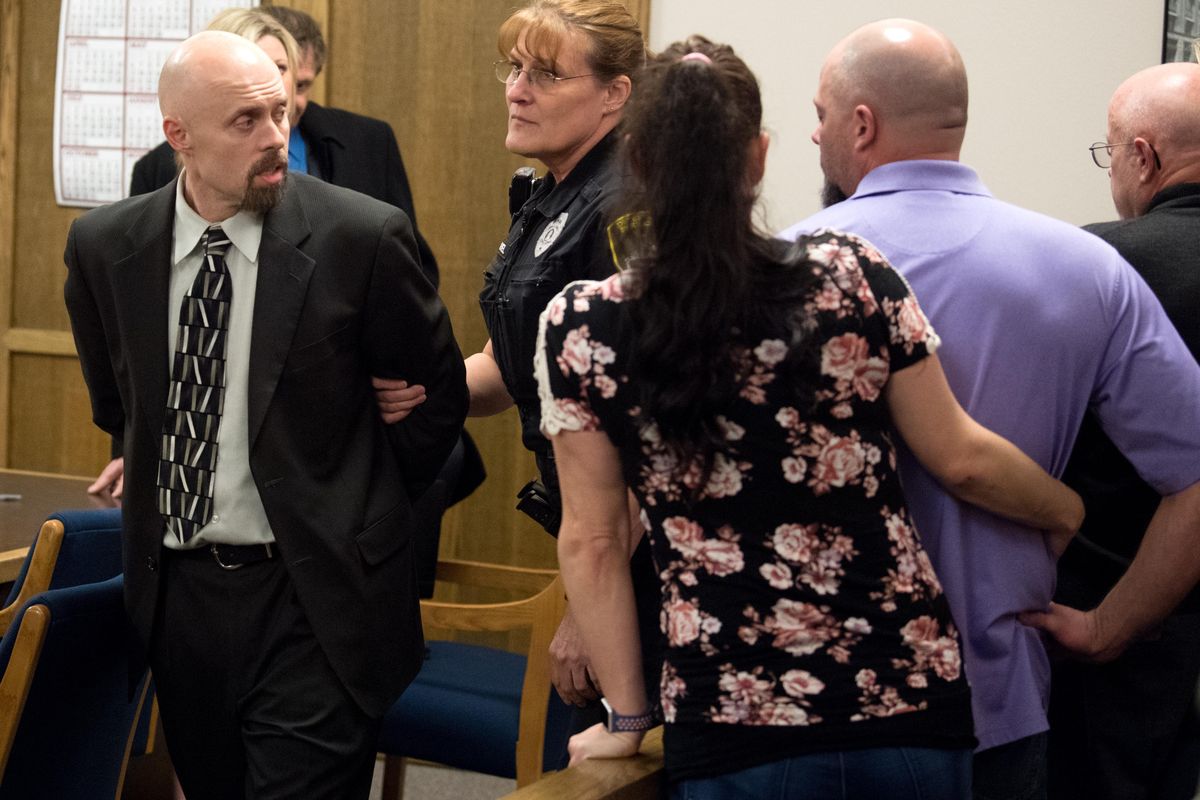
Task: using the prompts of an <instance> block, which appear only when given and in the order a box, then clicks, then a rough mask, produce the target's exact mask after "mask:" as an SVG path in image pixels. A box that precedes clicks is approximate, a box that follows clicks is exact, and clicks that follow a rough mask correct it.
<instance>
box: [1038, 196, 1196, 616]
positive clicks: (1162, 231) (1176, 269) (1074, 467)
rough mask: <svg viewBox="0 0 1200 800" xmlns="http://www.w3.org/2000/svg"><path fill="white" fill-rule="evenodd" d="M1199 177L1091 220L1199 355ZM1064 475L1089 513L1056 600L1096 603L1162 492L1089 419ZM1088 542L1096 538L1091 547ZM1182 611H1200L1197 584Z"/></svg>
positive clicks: (1121, 568) (1063, 565)
mask: <svg viewBox="0 0 1200 800" xmlns="http://www.w3.org/2000/svg"><path fill="white" fill-rule="evenodd" d="M1198 227H1200V184H1195V183H1189V184H1179V185H1176V186H1170V187H1168V188H1166V189H1163V190H1162V191H1161V192H1159V193H1158V194H1157V195H1155V196H1154V197H1153V198H1152V199H1151V201H1150V207H1149V209H1148V210H1147V212H1146V213H1145V214H1144V215H1142V216H1140V217H1134V218H1132V219H1126V220H1120V221H1117V222H1104V223H1098V224H1095V225H1088V226H1087V227H1086V230H1089V231H1091V232H1092V233H1094V234H1096V235H1097V236H1099V237H1100V238H1102V239H1104V240H1105V241H1106V242H1108V243H1109V244H1111V245H1112V246H1113V247H1115V248H1116V249H1117V252H1119V253H1120V254H1121V256H1122V257H1124V258H1125V260H1126V261H1128V262H1129V263H1130V264H1131V265H1132V266H1133V268H1134V269H1136V270H1137V271H1138V273H1139V274H1140V275H1141V276H1142V277H1143V278H1145V279H1146V283H1147V284H1148V285H1149V286H1150V288H1151V289H1152V290H1153V291H1154V294H1155V296H1157V297H1158V299H1159V300H1160V301H1161V302H1162V305H1163V309H1164V310H1165V311H1166V312H1167V316H1168V317H1170V319H1171V322H1172V323H1173V324H1174V325H1175V328H1176V329H1177V330H1178V331H1179V335H1180V336H1181V337H1182V338H1183V341H1184V343H1186V344H1187V346H1188V349H1190V350H1191V351H1192V355H1193V356H1194V357H1196V358H1197V360H1200V313H1197V308H1198V304H1200V246H1198V245H1197V240H1196V231H1197V229H1198ZM1063 480H1064V481H1065V482H1066V483H1067V484H1068V485H1069V486H1071V487H1072V488H1074V489H1076V490H1077V491H1078V492H1079V493H1080V494H1081V495H1082V496H1083V499H1084V503H1085V505H1086V507H1087V515H1086V517H1085V518H1084V521H1083V527H1082V528H1080V531H1079V536H1078V537H1076V538H1077V539H1078V540H1079V541H1076V542H1073V543H1072V544H1071V546H1070V547H1069V548H1068V549H1067V551H1066V553H1064V554H1063V557H1062V559H1060V561H1059V564H1058V573H1059V587H1058V592H1057V595H1056V598H1055V599H1057V600H1059V602H1066V603H1069V604H1071V605H1076V606H1078V607H1080V608H1091V607H1093V606H1095V605H1096V604H1097V603H1099V602H1100V600H1101V599H1103V597H1104V595H1105V594H1107V593H1108V590H1109V589H1111V588H1112V586H1113V584H1115V583H1116V582H1117V580H1118V579H1120V577H1121V575H1122V574H1124V572H1125V568H1126V567H1127V566H1128V565H1129V562H1130V561H1131V560H1132V559H1133V557H1134V555H1135V554H1136V552H1137V549H1138V547H1139V546H1140V545H1141V541H1142V534H1143V533H1144V531H1145V530H1146V526H1147V525H1148V524H1149V522H1150V519H1151V517H1153V516H1154V512H1155V511H1156V510H1157V509H1158V503H1159V500H1160V499H1161V498H1160V497H1159V494H1158V492H1157V491H1155V489H1154V488H1153V487H1151V486H1150V485H1149V484H1147V483H1146V482H1145V481H1143V480H1142V479H1141V477H1140V476H1139V475H1138V474H1137V470H1135V469H1134V467H1133V465H1132V464H1131V463H1129V460H1128V459H1126V458H1125V456H1124V455H1122V454H1121V452H1120V451H1119V450H1118V449H1117V447H1116V445H1114V444H1113V443H1112V441H1111V440H1110V439H1109V438H1108V437H1107V436H1106V435H1105V434H1104V432H1103V431H1102V430H1101V429H1100V426H1099V424H1098V423H1097V422H1096V420H1095V418H1094V417H1093V416H1092V415H1091V414H1089V415H1088V416H1087V417H1085V418H1084V421H1083V426H1082V427H1081V428H1080V430H1079V437H1078V438H1077V439H1076V441H1075V448H1074V450H1072V452H1071V459H1070V461H1069V462H1068V464H1067V469H1066V472H1065V473H1064V474H1063ZM1091 545H1095V547H1092V546H1091ZM1176 610H1177V611H1181V612H1186V613H1195V612H1197V611H1200V588H1197V589H1194V590H1192V592H1191V594H1190V595H1188V597H1187V598H1186V599H1185V600H1184V602H1183V603H1182V604H1181V605H1180V607H1179V608H1178V609H1176Z"/></svg>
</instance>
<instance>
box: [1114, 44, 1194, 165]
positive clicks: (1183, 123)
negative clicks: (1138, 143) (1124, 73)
mask: <svg viewBox="0 0 1200 800" xmlns="http://www.w3.org/2000/svg"><path fill="white" fill-rule="evenodd" d="M1108 108H1109V116H1110V123H1111V124H1114V125H1115V128H1114V130H1113V133H1119V134H1121V135H1122V136H1127V137H1128V138H1131V139H1132V138H1134V137H1136V136H1143V135H1148V134H1151V133H1152V134H1153V135H1154V141H1155V147H1158V146H1159V145H1160V144H1161V146H1162V149H1164V150H1169V149H1172V148H1176V147H1179V148H1187V149H1189V150H1194V149H1196V148H1197V147H1200V64H1190V63H1176V64H1160V65H1158V66H1155V67H1150V68H1149V69H1144V70H1142V71H1141V72H1139V73H1137V74H1136V75H1134V76H1133V77H1132V78H1130V79H1129V80H1127V81H1125V82H1124V83H1122V84H1121V85H1120V86H1119V87H1117V91H1116V92H1115V93H1114V94H1113V97H1112V102H1110V103H1109V107H1108ZM1160 156H1161V153H1160Z"/></svg>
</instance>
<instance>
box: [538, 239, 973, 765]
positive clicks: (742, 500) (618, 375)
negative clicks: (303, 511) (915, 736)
mask: <svg viewBox="0 0 1200 800" xmlns="http://www.w3.org/2000/svg"><path fill="white" fill-rule="evenodd" d="M801 242H802V244H805V245H806V252H805V255H806V257H807V261H808V264H809V265H810V266H811V268H812V269H813V270H814V274H816V275H817V276H818V281H817V283H816V287H815V289H814V291H813V292H812V294H811V295H810V296H809V297H808V299H807V302H806V303H805V306H804V308H803V309H802V310H801V313H802V314H803V316H804V317H805V318H807V319H810V320H812V321H813V322H815V326H814V327H813V333H812V335H813V336H815V337H817V341H816V344H817V345H819V347H818V349H817V350H816V352H818V353H819V371H820V376H819V382H818V384H817V388H816V394H815V405H814V403H813V399H814V398H800V397H795V396H792V390H791V389H790V388H788V387H787V386H786V385H785V384H784V382H782V381H777V380H776V373H777V370H778V369H779V368H780V364H781V363H782V362H783V361H784V360H785V358H786V357H787V356H788V344H787V343H786V341H785V339H784V338H783V337H781V336H749V337H747V340H746V341H744V342H742V343H740V345H739V346H738V347H737V349H736V354H735V359H736V366H737V374H738V376H739V380H740V382H741V385H740V392H739V396H738V399H737V400H736V401H735V402H734V403H733V404H732V405H731V406H730V408H729V409H728V410H727V411H726V413H725V414H724V415H723V416H721V417H719V418H718V422H719V425H720V428H721V429H722V430H723V431H724V432H725V440H726V442H727V445H728V448H727V452H724V453H721V454H719V455H718V456H717V457H716V459H715V462H714V464H713V466H712V469H711V470H710V473H709V474H708V475H707V476H705V475H703V473H702V470H701V469H700V467H699V465H684V466H685V468H683V469H679V467H680V465H678V464H676V463H675V461H674V460H673V456H672V454H671V452H670V451H669V450H668V448H666V447H665V446H664V444H663V442H662V440H661V438H660V436H659V432H658V429H657V428H656V426H655V425H654V423H653V421H644V420H641V419H639V409H638V397H639V395H638V391H637V387H636V386H634V385H631V383H630V380H629V377H628V372H629V370H628V368H627V365H628V357H629V353H630V352H631V346H630V345H631V337H632V331H631V329H630V324H629V322H628V318H627V316H626V315H625V313H624V309H625V308H627V307H628V304H629V303H631V302H636V300H630V299H627V298H626V297H625V293H624V289H625V287H624V284H623V282H622V277H621V276H620V275H614V276H612V277H611V278H609V279H607V280H605V281H602V282H580V283H574V284H571V285H570V286H568V287H567V288H566V289H565V290H564V291H563V292H562V293H561V294H559V295H558V296H557V297H555V298H554V300H553V301H552V302H551V303H550V305H549V306H548V307H547V309H546V312H545V313H544V314H543V316H542V322H541V333H540V341H539V347H538V351H537V357H536V361H535V372H536V374H537V378H538V384H539V391H540V398H541V403H542V430H543V432H544V433H546V434H548V435H551V436H553V435H556V434H558V433H560V432H563V431H604V432H605V433H607V434H608V436H609V437H610V438H611V439H612V441H613V443H614V444H615V445H616V446H617V447H618V449H619V450H620V452H621V456H622V466H623V469H624V471H625V476H626V480H627V482H628V483H629V485H630V487H631V488H632V489H633V490H634V492H635V493H636V495H637V497H638V499H639V501H640V502H641V504H642V508H643V510H644V512H645V515H646V517H647V518H648V520H649V524H650V537H651V542H652V548H653V552H654V557H655V564H656V566H657V569H658V570H659V574H660V577H661V579H662V582H663V605H662V612H661V619H660V621H661V632H662V636H663V637H664V640H665V643H666V648H665V653H666V655H665V664H664V667H663V672H662V682H661V685H660V687H659V688H660V697H661V702H662V708H663V712H664V715H665V718H666V721H667V722H668V723H676V724H727V725H739V726H756V727H768V726H789V727H793V728H796V729H801V728H803V729H805V730H812V731H813V732H814V733H813V735H814V736H821V737H824V741H827V742H834V743H837V742H854V743H862V742H866V743H869V742H870V741H872V735H873V734H872V733H871V732H872V731H880V733H878V734H875V738H876V739H877V740H879V741H881V742H885V743H889V742H895V741H904V740H905V731H907V730H909V729H917V728H920V727H921V726H925V729H926V730H927V729H928V728H929V727H930V726H941V725H943V724H948V725H949V726H950V729H949V730H946V731H943V732H944V733H945V734H946V735H947V736H949V737H950V738H951V739H952V738H953V736H955V735H957V736H959V737H960V739H965V740H968V741H969V738H970V717H969V701H968V689H967V686H966V681H965V678H964V677H963V674H962V670H961V668H960V667H961V653H960V649H959V641H958V634H957V632H956V631H955V628H954V624H953V622H952V620H951V618H950V613H949V609H948V606H947V604H946V601H945V598H944V597H943V596H942V589H941V586H940V584H939V583H938V579H937V576H936V575H935V574H934V572H933V568H932V566H931V565H930V562H929V558H928V557H927V556H926V554H925V552H924V550H922V548H921V542H920V535H919V532H918V531H917V530H916V529H915V527H914V526H913V523H912V521H911V519H910V518H909V515H908V511H907V509H906V507H905V502H904V495H903V493H902V491H901V487H900V483H899V479H898V477H897V474H896V453H895V448H894V446H893V443H892V439H891V434H890V433H889V422H888V412H887V408H886V405H885V403H884V392H885V387H886V385H887V382H888V379H889V377H890V376H891V374H892V373H893V372H896V371H898V370H901V369H904V368H906V367H908V366H911V365H913V364H915V363H917V362H919V361H920V360H921V359H923V358H925V357H927V356H928V355H929V354H930V353H932V352H933V351H934V350H935V349H936V348H937V346H938V344H939V340H938V338H937V335H936V334H935V333H934V331H933V329H932V327H930V325H929V322H928V320H927V319H926V318H925V315H924V314H923V313H922V311H921V308H920V306H919V305H918V303H917V300H916V298H915V297H913V295H912V292H911V291H910V289H909V287H908V285H907V283H905V281H904V279H903V278H902V277H901V276H900V275H899V274H898V273H896V272H895V271H894V270H892V268H891V267H890V266H889V265H888V264H887V262H886V261H885V260H884V258H883V257H882V256H881V255H880V254H879V253H878V251H876V250H875V249H874V248H873V247H871V246H870V245H869V244H867V243H865V242H863V241H862V240H860V239H857V238H855V237H853V236H850V235H847V234H843V233H838V232H833V231H822V232H820V233H818V234H816V235H814V236H812V237H810V238H809V239H808V240H807V241H805V240H801ZM697 313H702V312H700V311H698V312H697ZM702 482H703V485H701V483H702ZM931 720H936V721H935V722H931ZM948 720H949V721H951V722H947V721H948ZM797 741H800V740H797ZM814 741H815V740H814ZM864 746H866V745H864Z"/></svg>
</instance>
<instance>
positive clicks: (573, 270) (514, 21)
mask: <svg viewBox="0 0 1200 800" xmlns="http://www.w3.org/2000/svg"><path fill="white" fill-rule="evenodd" d="M497 46H498V48H499V51H500V55H501V57H502V58H501V60H500V61H497V62H496V77H497V78H499V79H500V80H501V81H502V82H503V83H504V84H505V87H506V88H505V93H504V96H505V101H506V104H507V107H508V132H507V135H506V137H505V141H504V145H505V147H507V148H508V149H509V150H510V151H512V152H514V153H517V154H519V155H522V156H526V157H528V158H536V159H537V160H539V161H541V162H542V164H544V165H545V166H546V168H547V171H548V172H547V174H546V176H545V177H544V178H543V179H542V180H540V181H532V180H530V179H531V178H532V175H530V174H528V170H524V171H520V172H519V173H518V177H516V178H514V185H513V190H512V191H513V196H512V197H510V211H512V212H513V217H512V224H511V227H510V228H509V232H508V236H507V238H506V239H505V240H504V242H503V243H502V244H501V245H500V247H499V250H498V251H497V253H496V256H495V258H494V259H493V260H492V263H491V265H490V266H489V267H488V270H487V274H486V278H485V284H484V288H483V291H482V293H481V294H480V298H479V299H480V306H481V307H482V310H483V315H484V319H485V322H486V324H487V328H488V333H489V335H490V337H491V338H490V339H489V340H488V342H487V344H486V345H485V346H484V348H483V351H482V352H480V353H476V354H474V355H472V356H470V357H469V358H468V359H467V360H466V365H467V384H468V386H469V387H470V391H471V408H470V415H471V416H475V417H482V416H491V415H492V414H498V413H500V412H502V411H505V410H506V409H508V408H509V407H510V406H512V405H514V404H515V405H516V407H517V412H518V414H519V416H520V420H521V439H522V442H523V443H524V445H525V447H526V448H528V449H529V450H531V451H532V452H533V454H534V457H535V459H536V461H537V466H538V472H539V473H540V478H541V479H540V481H532V482H530V484H529V485H528V486H527V487H526V489H525V490H523V492H522V500H521V503H520V506H519V507H520V508H521V509H522V510H524V511H526V512H527V513H529V514H530V515H531V516H534V518H535V519H537V520H538V522H540V523H541V524H542V525H543V526H544V527H546V528H547V530H549V531H550V532H551V533H557V529H558V521H557V509H558V508H559V499H558V478H557V474H556V472H555V469H554V462H553V454H552V451H551V448H550V443H549V442H548V441H547V440H546V439H545V438H544V437H543V436H542V434H541V432H540V431H539V424H540V422H541V411H540V408H539V404H538V396H537V382H536V380H535V379H534V375H533V354H534V350H535V345H536V338H537V328H538V316H539V315H540V314H541V312H542V310H543V309H544V308H545V307H546V303H547V302H548V301H549V300H550V298H552V297H553V296H554V295H555V294H557V293H558V292H559V291H560V290H561V289H562V288H563V287H564V286H565V285H566V284H568V283H570V282H572V281H576V280H581V279H591V278H594V279H599V278H604V277H606V276H607V275H609V274H610V273H612V272H613V269H614V267H613V256H612V253H611V252H610V249H609V245H608V238H607V235H606V225H607V220H606V211H607V210H608V207H609V205H610V203H611V201H612V200H613V199H614V196H615V194H616V193H617V191H618V190H619V184H620V176H619V175H618V174H617V173H616V170H615V166H616V159H615V158H614V155H615V150H616V136H615V135H614V133H613V130H614V129H615V128H616V127H617V124H618V123H619V122H620V120H621V115H622V113H623V111H624V108H625V104H626V101H627V100H628V99H629V96H630V92H631V91H632V88H633V83H632V78H633V77H634V76H635V74H636V73H637V71H638V70H639V69H640V68H641V67H642V65H643V64H644V62H645V59H646V50H645V44H644V42H643V39H642V33H641V29H640V28H639V26H638V23H637V21H636V20H635V19H634V18H633V16H632V15H630V13H629V12H628V11H627V10H626V9H625V7H624V5H623V4H621V3H619V2H609V1H606V0H533V2H531V3H530V4H528V5H527V6H525V7H524V8H521V9H519V10H517V11H516V12H514V13H513V14H512V16H510V17H509V18H508V19H507V20H506V21H505V22H504V24H503V25H501V27H500V33H499V38H498V42H497ZM514 200H515V202H513V201H514ZM375 386H376V388H377V390H379V391H378V396H379V400H380V406H381V408H382V410H383V411H384V415H385V419H388V420H389V421H394V420H395V419H400V418H402V417H403V416H404V415H405V414H406V413H407V411H408V410H409V409H411V408H412V407H413V406H415V405H416V404H419V403H420V402H423V399H424V398H423V393H422V392H421V390H420V388H419V387H405V386H404V384H403V383H399V382H394V381H384V380H379V379H377V380H376V381H375ZM642 550H643V552H639V554H638V556H637V557H636V558H635V562H634V565H633V568H634V571H635V575H639V576H644V577H645V578H646V580H645V581H644V583H646V584H648V586H649V587H650V588H651V590H652V591H651V595H652V594H653V591H656V586H655V578H654V575H653V572H652V570H651V567H650V565H649V556H648V554H647V553H645V552H644V551H645V547H643V548H642ZM639 561H642V562H644V563H638V562H639ZM635 580H637V579H635ZM649 600H650V603H649V613H650V615H651V617H650V618H651V619H657V609H656V608H655V604H656V601H655V600H654V599H653V597H652V596H651V597H649ZM551 653H552V655H553V657H554V658H553V661H554V673H553V674H554V683H555V686H556V687H557V689H558V691H559V694H560V695H561V696H562V698H563V699H564V700H565V701H567V702H569V703H574V704H576V705H582V704H584V703H585V702H586V701H588V700H593V699H595V698H596V696H597V695H596V691H595V687H594V686H593V683H592V680H591V679H590V677H589V675H588V667H587V658H586V655H585V654H584V653H583V652H582V648H581V645H580V644H579V643H578V638H577V635H576V633H575V626H574V623H573V618H572V616H571V612H570V610H569V609H568V613H567V616H566V617H565V618H564V620H563V624H562V626H561V627H560V628H559V632H558V635H557V636H556V637H555V641H554V644H552V646H551Z"/></svg>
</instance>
